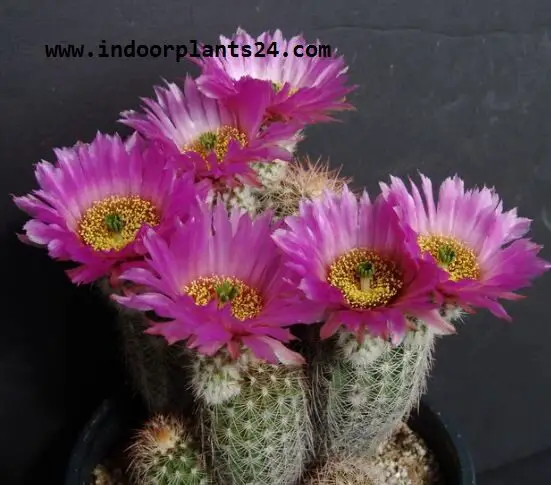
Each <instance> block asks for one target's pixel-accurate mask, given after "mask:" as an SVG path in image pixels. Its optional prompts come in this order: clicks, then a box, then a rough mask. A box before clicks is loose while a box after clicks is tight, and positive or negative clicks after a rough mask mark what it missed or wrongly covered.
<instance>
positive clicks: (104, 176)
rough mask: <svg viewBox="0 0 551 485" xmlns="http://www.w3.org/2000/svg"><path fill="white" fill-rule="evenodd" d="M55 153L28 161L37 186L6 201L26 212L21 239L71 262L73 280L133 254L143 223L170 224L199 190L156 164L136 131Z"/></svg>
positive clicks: (93, 275)
mask: <svg viewBox="0 0 551 485" xmlns="http://www.w3.org/2000/svg"><path fill="white" fill-rule="evenodd" d="M55 154H56V157H57V161H56V163H55V164H51V163H48V162H46V161H42V162H40V163H39V164H38V165H37V167H36V172H35V173H36V178H37V180H38V183H39V185H40V189H38V190H35V191H33V192H32V193H30V194H28V195H25V196H22V197H15V198H14V201H15V203H16V204H17V206H18V207H19V208H20V209H22V210H24V211H25V212H27V213H28V214H29V215H30V216H31V217H32V219H31V220H30V221H28V222H27V223H26V224H25V226H24V232H25V234H24V235H23V236H22V237H23V239H24V240H25V241H26V242H29V243H33V244H37V245H40V246H44V247H46V248H47V249H48V252H49V255H50V256H51V257H52V258H54V259H59V260H64V261H72V262H75V263H78V266H77V267H76V268H73V269H71V270H69V271H68V274H69V276H70V278H71V280H72V281H73V282H74V283H77V284H80V283H90V282H93V281H94V280H96V279H98V278H101V277H103V276H108V275H110V273H111V272H113V271H114V270H116V269H117V268H118V267H120V266H121V265H123V264H125V263H128V262H130V261H132V260H135V259H139V258H140V257H141V255H142V254H143V252H144V248H143V245H142V244H141V235H142V234H143V230H144V229H145V228H146V227H155V228H157V230H158V231H159V232H161V233H164V232H166V231H168V230H170V228H171V227H172V225H173V223H174V219H175V218H176V217H179V218H182V219H187V217H188V216H189V215H190V213H191V212H192V210H193V207H194V205H195V200H196V198H197V197H198V196H204V195H205V194H206V187H203V186H202V185H201V186H199V185H195V183H194V182H193V180H192V179H191V178H190V177H189V176H185V177H180V178H178V177H177V176H176V174H175V173H173V172H169V171H166V170H164V169H163V162H162V158H160V157H161V155H160V154H159V153H158V152H157V151H155V150H153V149H151V148H146V147H145V145H144V144H143V143H141V142H140V140H139V138H138V137H137V136H136V135H134V136H132V137H131V138H130V139H129V140H128V142H127V143H126V144H125V143H124V142H123V141H122V140H121V139H120V137H119V136H117V135H115V136H109V135H103V134H100V133H98V134H97V136H96V137H95V139H94V140H93V141H92V142H91V143H77V144H76V145H75V146H74V147H72V148H63V149H58V150H55Z"/></svg>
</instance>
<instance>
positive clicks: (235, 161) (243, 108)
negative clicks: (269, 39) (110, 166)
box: [121, 77, 302, 185]
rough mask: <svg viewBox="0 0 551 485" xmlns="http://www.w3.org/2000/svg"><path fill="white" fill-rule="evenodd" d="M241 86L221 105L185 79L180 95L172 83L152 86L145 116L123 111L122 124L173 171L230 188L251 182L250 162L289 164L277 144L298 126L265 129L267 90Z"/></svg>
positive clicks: (251, 82) (270, 94)
mask: <svg viewBox="0 0 551 485" xmlns="http://www.w3.org/2000/svg"><path fill="white" fill-rule="evenodd" d="M241 87H242V89H241V90H240V91H238V92H236V93H234V95H233V96H230V97H228V98H227V99H225V100H224V102H223V103H222V102H219V101H218V100H216V99H211V98H208V97H206V96H205V95H203V94H202V93H201V92H200V91H199V90H198V89H197V85H196V82H195V81H194V80H193V79H191V78H190V77H187V78H186V80H185V82H184V86H183V91H182V90H181V89H180V87H178V86H177V85H176V84H172V83H167V86H166V88H165V87H156V88H155V94H156V98H157V99H156V100H151V99H144V100H143V102H144V105H145V107H144V111H145V113H144V114H142V113H136V112H134V111H126V112H124V113H122V119H121V122H122V123H124V124H126V125H128V126H131V127H132V128H134V129H136V130H137V131H138V132H139V133H141V134H142V135H143V136H144V137H146V138H147V139H149V140H152V141H154V142H155V143H156V144H158V145H159V146H160V147H161V149H162V150H163V151H164V153H165V154H166V156H167V158H168V160H169V165H170V166H172V167H174V168H177V169H183V170H188V171H189V170H191V171H193V172H195V173H196V175H197V176H198V177H199V178H210V179H213V180H216V181H222V182H224V183H227V184H229V185H231V184H234V183H243V182H248V183H253V182H255V177H254V171H253V170H252V167H251V162H272V161H273V160H275V159H280V160H285V161H289V160H290V159H291V158H292V154H291V152H290V151H289V150H287V149H285V148H283V147H282V146H281V143H282V142H285V141H287V140H288V139H289V138H291V137H292V136H293V135H294V134H295V133H296V132H297V131H298V130H299V129H300V128H301V127H302V125H300V124H298V123H274V124H272V125H270V127H266V126H265V124H264V119H263V117H264V113H265V110H266V107H267V106H268V105H269V104H270V103H271V99H272V98H273V96H274V94H273V92H272V89H271V88H270V86H267V85H266V84H264V83H262V82H260V81H255V80H252V79H251V80H249V81H248V82H246V83H244V84H243V85H242V86H241Z"/></svg>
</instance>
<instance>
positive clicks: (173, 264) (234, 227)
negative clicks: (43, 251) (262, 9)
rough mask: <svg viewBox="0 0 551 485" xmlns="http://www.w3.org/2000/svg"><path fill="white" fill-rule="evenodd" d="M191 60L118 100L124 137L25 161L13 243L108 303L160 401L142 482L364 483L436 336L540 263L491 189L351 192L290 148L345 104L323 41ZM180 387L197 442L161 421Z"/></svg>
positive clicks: (136, 378) (271, 43) (411, 401)
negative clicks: (296, 52) (28, 178)
mask: <svg viewBox="0 0 551 485" xmlns="http://www.w3.org/2000/svg"><path fill="white" fill-rule="evenodd" d="M228 40H229V39H228V38H226V37H221V39H220V41H221V43H222V44H227V43H228ZM231 42H232V43H233V44H234V45H237V46H239V45H243V44H248V45H249V46H251V45H255V44H258V43H261V44H263V45H264V46H266V47H267V50H268V54H270V51H271V50H272V49H276V50H277V49H278V48H280V49H282V50H284V49H289V50H291V49H296V47H297V45H306V44H307V42H306V40H305V39H303V38H302V37H301V36H296V37H293V38H292V39H285V38H284V37H283V34H282V33H281V32H280V31H276V32H274V33H263V34H262V35H261V36H259V37H258V38H253V37H252V36H250V35H249V34H248V33H246V32H245V31H243V30H242V29H238V31H237V32H236V33H235V34H234V36H233V37H232V39H231ZM276 44H277V46H276ZM318 44H319V42H317V43H316V44H311V45H310V46H309V49H311V48H312V47H315V46H318ZM325 47H328V46H325ZM334 52H336V51H334ZM193 59H194V61H195V62H196V63H197V64H199V65H200V67H201V68H202V71H201V75H200V76H199V78H198V79H193V78H191V77H190V76H188V77H186V79H185V80H184V81H183V82H182V83H181V85H179V84H176V83H167V85H166V86H163V87H157V88H156V89H155V99H145V100H144V105H143V109H142V111H141V112H136V111H133V110H129V111H125V112H124V113H122V114H121V120H120V121H121V122H122V123H124V124H126V125H127V126H130V127H131V128H133V129H134V130H136V131H135V132H134V133H133V134H132V135H131V136H130V137H129V138H128V139H126V140H122V139H121V137H120V136H118V135H115V136H110V135H103V134H100V133H99V134H97V135H96V137H95V138H94V139H93V140H92V141H91V142H90V143H82V142H79V143H77V144H76V145H75V146H73V147H71V148H64V149H58V150H56V151H55V155H56V162H55V163H53V164H50V163H48V162H41V163H39V164H38V165H37V168H36V178H37V180H38V183H39V185H40V188H39V190H35V191H33V192H32V193H30V194H27V195H26V196H23V197H16V198H15V203H16V204H17V205H18V206H19V207H20V208H21V209H22V210H24V211H26V212H27V213H28V214H29V215H30V216H31V217H32V220H31V221H29V222H28V223H27V224H26V225H25V227H24V231H25V234H24V235H21V236H20V239H21V240H23V241H24V242H26V243H29V244H33V245H38V246H43V247H45V248H47V250H48V252H49V254H50V256H51V257H52V258H55V259H59V260H63V261H71V262H73V263H74V264H75V266H74V267H73V268H71V269H70V270H69V271H68V276H69V277H70V279H71V281H73V282H74V283H75V284H79V285H80V284H89V283H98V284H99V285H100V286H101V288H102V291H103V292H104V294H106V295H107V296H108V297H109V298H111V299H112V300H115V301H116V303H115V307H116V309H117V313H118V324H119V327H120V329H121V335H122V340H123V345H124V354H125V357H126V361H127V366H128V369H129V371H130V374H131V378H132V381H133V382H134V385H135V387H136V388H137V389H138V390H139V391H140V394H141V395H142V397H143V398H144V400H145V401H146V404H147V406H148V408H149V411H150V413H155V412H159V411H163V412H169V411H170V413H172V417H171V415H169V414H167V415H166V416H165V417H162V418H161V417H159V416H157V417H155V418H153V419H152V421H150V422H149V423H147V425H146V426H145V428H144V429H143V430H142V432H141V434H140V436H139V437H138V439H137V441H136V444H135V446H134V447H133V448H132V450H131V452H130V453H131V456H132V457H133V462H132V470H133V471H132V473H133V475H134V477H135V479H136V480H137V482H138V483H139V484H140V485H144V484H145V485H147V484H151V485H153V484H157V485H177V484H182V485H200V484H203V485H204V484H210V483H211V480H213V479H214V478H216V479H218V480H220V482H221V483H224V484H232V485H265V484H270V485H296V484H297V483H300V481H301V480H302V479H304V478H305V477H304V472H305V470H307V469H309V467H310V465H311V464H315V465H319V466H320V468H318V469H317V470H318V472H316V473H317V474H315V475H309V478H308V479H309V480H310V482H309V484H308V485H318V484H319V485H322V484H323V485H327V484H332V483H335V484H336V483H339V484H341V483H342V484H346V483H349V484H356V483H358V484H359V483H360V482H361V483H363V482H368V481H369V480H372V481H373V480H376V479H375V478H370V477H369V473H368V472H367V471H366V468H365V467H364V465H362V463H364V462H365V460H366V459H367V457H369V455H370V454H371V453H373V451H374V450H375V448H376V447H377V445H378V444H379V443H380V441H381V440H383V439H384V438H386V437H387V436H388V435H389V434H390V433H391V432H392V431H393V428H395V427H396V426H397V424H398V423H399V422H400V421H401V420H402V419H403V418H405V417H406V416H407V414H408V412H409V411H410V409H411V408H412V407H413V406H414V405H415V403H416V402H417V401H418V399H419V397H420V395H421V393H422V392H423V390H424V387H425V383H426V377H427V373H428V370H429V367H430V363H431V358H432V350H433V345H434V342H435V338H436V335H437V334H446V333H453V332H455V330H456V327H455V326H454V324H453V322H454V320H455V319H456V318H457V317H458V316H460V315H461V313H462V312H463V311H468V312H474V311H475V309H477V308H485V309H487V310H489V311H490V312H491V313H493V314H494V315H495V316H497V317H499V318H504V319H508V318H509V316H508V315H507V312H506V311H505V309H504V308H503V306H502V304H501V301H503V300H516V299H519V298H520V297H519V295H517V294H516V293H515V292H516V291H517V290H519V289H522V288H524V287H526V286H528V285H529V284H530V283H531V281H532V280H533V279H534V278H536V277H538V276H540V275H541V274H543V273H544V272H545V271H546V270H548V269H549V268H550V267H551V265H550V264H549V263H547V262H546V261H544V260H542V259H541V258H540V257H539V256H538V253H539V251H540V249H541V247H540V246H538V245H536V244H534V243H533V242H532V241H530V240H529V239H527V238H526V237H525V235H526V233H527V232H528V230H529V220H528V219H524V218H521V217H517V215H516V210H511V211H509V212H504V211H503V204H502V202H501V200H500V198H499V196H498V195H497V194H496V192H495V191H494V190H493V189H489V188H486V187H484V188H482V189H476V188H474V189H469V190H466V189H465V186H464V182H463V181H462V180H461V179H460V178H459V177H458V176H454V177H449V178H447V179H446V180H445V181H444V182H443V183H442V184H441V186H440V189H439V194H438V197H437V198H436V197H435V196H434V194H433V187H432V182H431V180H430V179H429V178H428V177H425V176H423V175H421V184H420V185H419V186H418V185H416V184H415V183H413V182H411V188H408V187H406V185H405V184H404V182H403V181H401V180H400V179H398V178H396V177H391V181H390V183H389V184H385V183H381V184H380V192H379V193H378V194H377V195H376V196H375V197H372V196H370V195H369V194H368V193H367V192H366V191H364V192H363V194H362V195H360V196H358V195H357V194H356V193H355V192H353V191H352V190H351V189H350V188H349V187H348V182H349V181H348V180H347V179H344V178H341V177H340V176H339V174H338V172H334V171H332V170H330V169H329V167H328V165H327V164H322V163H321V162H319V161H318V162H317V163H312V162H310V161H309V159H305V160H302V161H301V160H295V161H294V162H293V161H292V160H293V158H294V157H295V148H296V144H297V143H298V142H299V141H301V140H302V138H303V133H304V130H305V129H306V128H307V126H308V125H311V124H313V123H317V122H321V121H328V120H330V119H332V118H331V116H332V113H334V112H336V111H343V110H351V109H352V106H351V105H350V104H349V103H348V101H347V96H348V95H349V93H350V92H351V91H353V89H354V86H348V85H347V75H346V72H347V69H348V68H347V66H346V65H345V62H344V59H343V58H342V57H341V56H340V55H333V56H332V57H329V58H322V57H316V56H313V57H312V56H306V57H296V58H294V57H293V56H285V55H284V56H281V57H280V58H278V59H275V57H274V58H272V56H271V55H268V56H266V55H265V56H264V58H258V57H256V56H252V57H251V56H248V57H247V56H244V57H243V58H239V56H234V55H232V56H231V57H228V58H225V59H223V60H221V59H219V58H218V57H217V56H212V55H209V56H204V57H202V56H199V57H197V58H195V57H193ZM243 209H244V210H243ZM318 324H319V325H318ZM301 325H305V326H307V331H306V332H305V334H308V331H309V330H311V329H314V331H315V332H316V336H315V338H313V339H309V343H310V347H309V348H308V345H304V346H303V347H302V348H300V347H299V346H294V341H295V340H297V334H298V333H300V331H299V330H297V327H300V326H301ZM307 343H308V342H307ZM301 352H302V355H301ZM314 356H315V357H314ZM188 388H191V389H192V391H193V392H192V393H189V394H191V398H192V399H193V401H194V402H193V404H194V405H196V406H197V408H198V410H199V413H198V417H199V420H198V421H196V422H195V423H194V425H195V427H194V430H195V428H197V429H198V432H199V435H200V438H201V439H200V440H199V445H200V449H195V448H193V447H192V440H191V434H190V433H189V431H188V430H189V429H191V428H187V427H186V426H187V424H186V425H185V426H184V424H182V423H181V422H180V421H179V420H178V418H177V416H179V415H186V414H187V413H186V412H185V409H186V408H187V405H188V404H189V403H188V399H189V397H190V396H189V394H188V395H187V396H186V394H185V393H184V392H182V391H183V390H187V389H188ZM203 457H204V458H203Z"/></svg>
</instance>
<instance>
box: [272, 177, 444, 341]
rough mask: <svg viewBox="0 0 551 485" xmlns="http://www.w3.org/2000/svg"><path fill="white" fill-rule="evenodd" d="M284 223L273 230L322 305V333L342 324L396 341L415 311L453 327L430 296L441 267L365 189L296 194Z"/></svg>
mask: <svg viewBox="0 0 551 485" xmlns="http://www.w3.org/2000/svg"><path fill="white" fill-rule="evenodd" d="M286 225H287V227H286V228H280V229H278V230H277V231H275V233H274V236H273V237H274V240H275V241H276V243H277V244H278V246H279V247H280V248H281V249H282V250H283V251H284V252H285V254H286V264H287V266H288V267H289V268H290V269H292V270H293V271H294V274H295V275H296V278H297V280H298V281H299V288H300V289H301V290H302V291H303V292H304V294H305V296H306V298H308V299H309V300H311V301H315V302H317V303H319V304H320V305H323V306H324V308H325V309H326V312H327V315H328V318H327V320H326V323H325V324H324V326H323V327H322V337H323V338H327V337H329V336H331V335H333V334H334V333H335V332H336V331H337V330H338V329H339V328H340V327H341V326H344V327H345V328H347V329H348V330H349V331H352V332H354V333H356V334H357V335H358V336H360V337H361V336H362V334H363V332H365V331H367V333H369V334H371V335H372V336H376V337H383V338H385V339H389V338H390V339H391V340H392V341H393V342H394V343H398V342H400V341H401V340H402V339H403V337H404V336H405V334H406V332H407V330H408V329H410V328H415V326H414V324H415V320H416V319H419V320H422V321H424V322H425V323H426V324H427V325H428V326H430V327H432V328H434V330H435V331H436V332H437V333H438V332H439V333H451V332H453V331H454V327H453V326H452V325H451V324H450V323H448V322H447V321H445V320H444V319H443V318H442V317H441V316H440V314H439V310H438V307H439V302H438V301H435V299H434V298H433V294H434V289H435V287H436V285H437V283H438V282H440V281H442V280H443V279H445V277H446V273H445V272H444V271H442V270H441V269H439V268H438V266H437V265H436V264H435V262H434V261H433V260H432V258H429V257H426V256H422V255H421V251H420V249H419V246H418V245H417V242H416V240H415V238H414V237H412V233H411V231H408V229H407V228H405V227H402V226H401V225H400V224H399V221H398V218H397V216H396V214H395V213H394V210H393V207H392V205H391V204H389V203H388V202H387V201H385V200H384V199H383V198H382V197H381V196H379V197H377V198H376V199H375V200H374V201H373V202H372V201H371V200H370V199H369V196H368V194H367V193H366V192H364V193H363V195H362V197H361V199H360V200H359V201H358V199H357V198H356V196H355V195H354V194H352V193H351V192H350V190H349V189H348V187H346V186H345V188H344V189H343V191H342V194H341V195H337V194H335V193H331V192H328V191H326V193H325V194H324V196H323V197H322V198H321V199H318V200H314V201H304V202H302V203H301V205H300V210H299V215H297V216H291V217H288V218H287V220H286Z"/></svg>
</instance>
